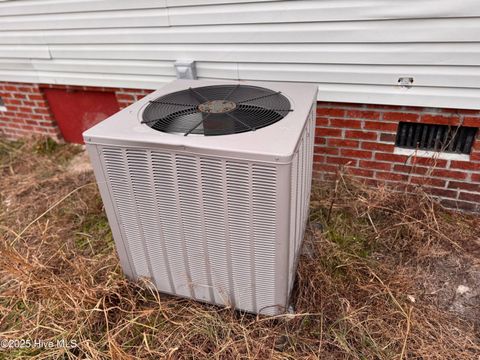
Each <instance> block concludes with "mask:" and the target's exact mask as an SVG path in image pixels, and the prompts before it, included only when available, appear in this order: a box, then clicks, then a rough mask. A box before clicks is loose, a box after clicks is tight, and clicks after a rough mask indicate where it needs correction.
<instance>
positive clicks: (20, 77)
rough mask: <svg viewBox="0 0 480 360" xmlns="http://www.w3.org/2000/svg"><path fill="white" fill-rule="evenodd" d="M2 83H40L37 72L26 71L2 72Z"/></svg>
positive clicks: (0, 79)
mask: <svg viewBox="0 0 480 360" xmlns="http://www.w3.org/2000/svg"><path fill="white" fill-rule="evenodd" d="M0 81H12V82H26V83H38V82H40V80H39V78H38V73H37V72H36V71H25V70H16V71H8V70H0Z"/></svg>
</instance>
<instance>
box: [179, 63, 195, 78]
mask: <svg viewBox="0 0 480 360" xmlns="http://www.w3.org/2000/svg"><path fill="white" fill-rule="evenodd" d="M174 66H175V73H176V74H177V79H196V78H197V71H196V68H195V61H175V64H174Z"/></svg>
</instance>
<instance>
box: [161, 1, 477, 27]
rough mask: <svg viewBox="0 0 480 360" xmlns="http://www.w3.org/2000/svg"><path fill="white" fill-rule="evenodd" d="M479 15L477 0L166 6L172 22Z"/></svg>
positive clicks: (196, 23) (219, 22) (212, 22)
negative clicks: (168, 7)
mask: <svg viewBox="0 0 480 360" xmlns="http://www.w3.org/2000/svg"><path fill="white" fill-rule="evenodd" d="M479 15H480V2H478V1H477V0H458V1H451V0H402V1H391V0H323V1H308V0H307V1H281V2H272V3H263V2H258V3H249V4H231V5H218V6H191V7H177V8H170V9H169V18H170V23H171V25H206V24H208V25H212V24H239V23H241V24H249V23H280V22H319V21H347V20H352V21H358V20H375V19H376V20H379V19H407V18H410V19H412V18H416V19H422V18H443V17H472V16H479Z"/></svg>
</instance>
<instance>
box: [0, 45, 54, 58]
mask: <svg viewBox="0 0 480 360" xmlns="http://www.w3.org/2000/svg"><path fill="white" fill-rule="evenodd" d="M0 58H36V59H48V58H50V53H49V51H48V47H47V46H42V45H0Z"/></svg>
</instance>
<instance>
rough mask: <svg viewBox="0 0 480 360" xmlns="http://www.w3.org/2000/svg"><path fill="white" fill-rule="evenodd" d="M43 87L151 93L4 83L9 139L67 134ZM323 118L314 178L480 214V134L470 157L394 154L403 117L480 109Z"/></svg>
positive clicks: (349, 112) (459, 114)
mask: <svg viewBox="0 0 480 360" xmlns="http://www.w3.org/2000/svg"><path fill="white" fill-rule="evenodd" d="M45 87H48V88H61V89H72V90H83V91H90V90H91V91H109V92H114V93H115V94H116V97H117V100H118V103H119V105H120V108H124V107H126V106H128V105H130V104H132V103H134V102H136V101H138V100H140V99H141V98H142V97H144V96H145V95H146V94H148V93H150V92H151V91H152V90H138V89H127V88H106V87H85V86H65V85H38V84H21V83H1V82H0V96H1V97H2V98H3V100H4V102H5V105H6V106H7V111H6V112H0V133H3V134H4V135H6V136H7V137H10V138H15V137H23V136H28V135H31V134H43V135H49V136H52V137H58V136H60V137H61V135H59V132H58V128H57V126H56V124H55V120H54V119H53V116H52V114H51V112H50V109H49V107H48V104H47V102H46V100H45V97H44V96H43V93H42V88H45ZM317 115H318V116H317V132H316V145H315V159H314V175H315V177H316V178H318V179H320V180H328V179H330V178H332V177H333V174H334V173H335V172H336V171H338V170H339V169H340V168H344V169H345V170H346V171H348V172H349V173H350V174H352V175H354V176H356V177H358V178H360V179H363V180H364V181H366V182H367V183H369V184H372V185H378V184H387V185H391V186H402V187H405V184H407V187H408V186H422V187H424V188H425V189H426V190H427V191H429V192H430V193H432V194H433V195H435V196H438V197H440V198H441V199H442V202H443V203H444V205H446V206H449V207H454V208H461V209H465V210H471V211H480V139H479V137H480V134H477V140H476V142H475V144H474V149H473V151H472V154H471V156H470V161H458V160H443V159H436V160H432V159H428V158H424V157H412V156H410V157H408V156H405V155H396V154H394V153H393V150H394V141H395V133H396V129H397V125H398V122H399V121H415V122H425V123H434V124H447V125H459V124H463V125H465V126H475V127H479V126H480V111H477V110H447V109H432V108H421V107H405V106H403V107H400V106H384V105H362V104H348V103H322V102H319V103H318V108H317ZM479 133H480V132H479Z"/></svg>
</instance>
